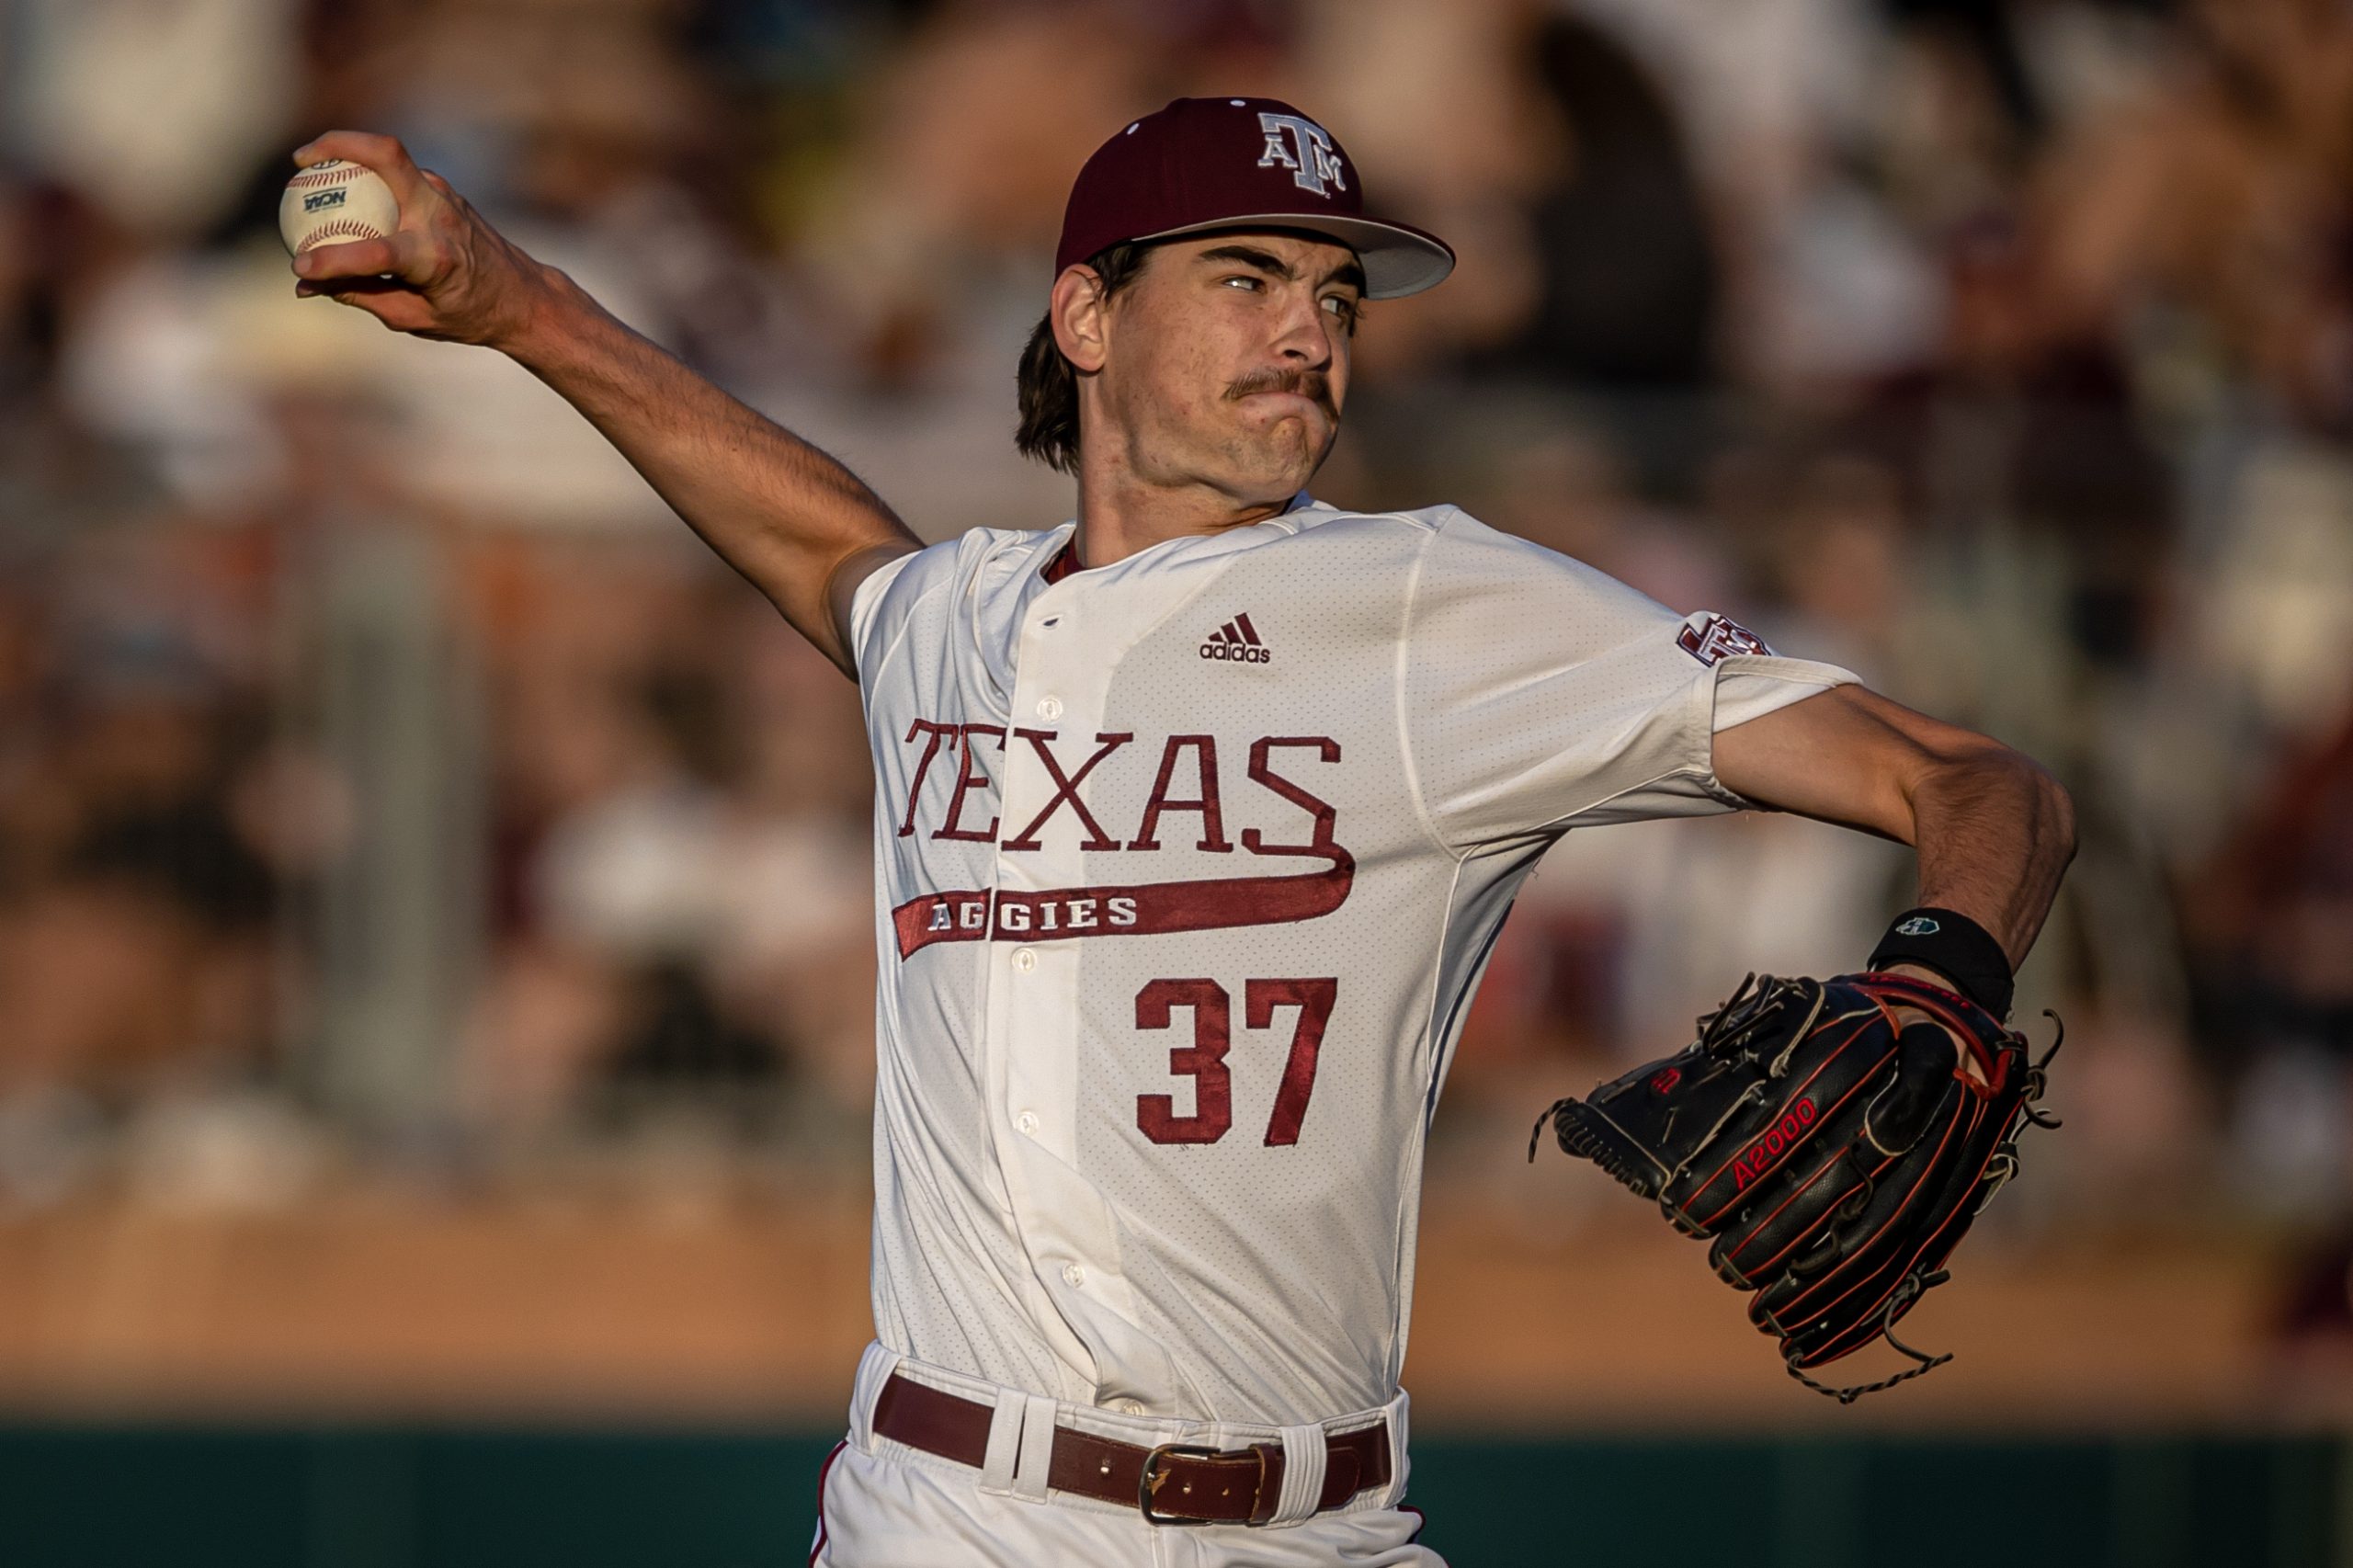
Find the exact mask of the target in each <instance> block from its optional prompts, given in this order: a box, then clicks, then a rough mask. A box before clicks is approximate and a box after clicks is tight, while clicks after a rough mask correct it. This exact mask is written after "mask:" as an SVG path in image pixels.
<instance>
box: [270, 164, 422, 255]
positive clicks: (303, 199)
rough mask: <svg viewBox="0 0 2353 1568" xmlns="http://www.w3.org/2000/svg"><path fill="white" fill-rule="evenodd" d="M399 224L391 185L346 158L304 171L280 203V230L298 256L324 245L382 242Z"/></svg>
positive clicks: (288, 183)
mask: <svg viewBox="0 0 2353 1568" xmlns="http://www.w3.org/2000/svg"><path fill="white" fill-rule="evenodd" d="M400 222H401V206H400V203H399V202H397V201H395V200H394V199H392V187H391V186H388V185H386V184H385V183H384V182H383V180H382V178H381V177H380V176H377V175H375V174H373V173H371V172H369V170H367V169H364V168H361V167H360V166H359V165H358V164H353V163H347V162H345V161H344V160H343V159H341V158H329V159H328V160H327V161H326V162H324V163H323V164H313V165H311V166H310V167H309V168H307V169H304V170H302V171H301V173H300V174H298V175H296V176H294V177H293V178H292V179H290V180H288V181H287V182H286V194H285V195H283V196H281V197H279V198H278V233H279V234H280V235H281V236H282V237H283V238H284V239H285V241H286V248H287V249H288V250H289V251H290V252H292V253H293V254H294V255H296V256H301V254H302V253H303V252H304V251H309V250H315V249H317V248H318V247H319V246H321V245H339V244H348V243H349V242H350V241H353V240H380V239H382V238H383V237H384V236H385V235H387V234H389V233H392V231H393V230H394V229H396V228H398V227H399V226H400Z"/></svg>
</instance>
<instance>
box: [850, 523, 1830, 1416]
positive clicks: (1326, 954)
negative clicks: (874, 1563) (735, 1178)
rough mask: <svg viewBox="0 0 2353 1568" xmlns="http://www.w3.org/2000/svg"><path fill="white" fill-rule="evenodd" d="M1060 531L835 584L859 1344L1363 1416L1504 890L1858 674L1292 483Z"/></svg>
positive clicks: (1042, 1374)
mask: <svg viewBox="0 0 2353 1568" xmlns="http://www.w3.org/2000/svg"><path fill="white" fill-rule="evenodd" d="M1073 529H1074V525H1071V524H1064V525H1063V527H1061V528H1054V529H1050V530H1047V531H1044V532H1008V531H994V530H978V531H974V532H971V533H967V534H965V535H963V536H961V538H958V539H955V540H950V541H948V542H946V543H942V544H938V545H935V546H933V547H932V548H930V549H927V550H925V551H920V552H917V553H915V554H912V555H909V556H906V557H904V558H903V559H901V560H898V561H895V562H891V563H890V564H889V565H887V566H885V567H883V568H882V569H881V570H880V571H878V572H876V573H874V574H872V575H871V576H870V577H869V578H868V579H867V580H866V582H865V583H864V584H863V585H860V587H859V589H858V593H857V596H856V598H855V601H854V607H853V612H852V636H853V642H854V647H855V651H856V655H857V662H858V676H859V682H860V685H861V687H862V688H863V691H864V697H865V704H866V713H867V724H868V730H869V733H870V739H871V741H872V744H873V747H874V756H875V778H876V807H875V837H874V853H875V865H876V876H877V883H878V903H879V906H880V908H879V919H878V923H877V924H878V937H879V939H880V944H881V988H880V997H879V1005H878V1007H877V1019H876V1040H877V1053H878V1083H877V1098H876V1106H875V1155H874V1178H875V1212H874V1257H873V1267H874V1276H873V1278H874V1315H875V1322H876V1331H877V1334H878V1335H879V1336H880V1338H881V1342H882V1343H883V1344H884V1345H885V1346H890V1347H891V1348H892V1349H894V1350H898V1351H901V1352H903V1353H905V1354H908V1355H912V1356H914V1357H915V1358H919V1359H921V1360H923V1361H927V1362H930V1363H933V1364H935V1365H938V1366H943V1367H949V1368H953V1369H958V1370H960V1371H963V1372H966V1373H969V1374H971V1375H973V1376H977V1377H980V1378H983V1379H985V1380H988V1381H992V1382H995V1383H998V1384H1002V1385H1006V1386H1008V1387H1013V1388H1020V1389H1028V1390H1031V1391H1034V1392H1038V1393H1040V1394H1045V1395H1050V1396H1052V1397H1054V1398H1058V1399H1062V1400H1066V1401H1070V1402H1073V1403H1082V1404H1086V1403H1093V1404H1098V1405H1104V1406H1109V1407H1113V1408H1115V1409H1118V1410H1122V1411H1127V1412H1130V1413H1148V1414H1151V1415H1166V1416H1181V1417H1187V1418H1190V1419H1198V1420H1223V1421H1250V1422H1263V1423H1268V1424H1297V1423H1307V1422H1315V1421H1320V1420H1324V1419H1326V1418H1328V1417H1331V1416H1333V1415H1337V1414H1339V1413H1342V1412H1349V1411H1358V1410H1366V1409H1371V1408H1374V1407H1378V1406H1380V1405H1381V1404H1382V1403H1384V1402H1387V1401H1388V1400H1390V1399H1391V1397H1392V1394H1393V1392H1395V1390H1396V1387H1397V1381H1398V1373H1399V1369H1400V1366H1401V1364H1402V1363H1403V1361H1404V1354H1405V1325H1406V1314H1407V1310H1408V1305H1409V1301H1410V1296H1411V1289H1412V1280H1413V1272H1414V1245H1415V1224H1416V1220H1417V1216H1418V1210H1419V1199H1420V1187H1421V1175H1422V1152H1423V1145H1424V1141H1425V1137H1426V1134H1427V1131H1428V1128H1429V1122H1430V1115H1431V1112H1432V1109H1433V1108H1434V1107H1435V1106H1436V1103H1437V1100H1438V1089H1439V1086H1440V1085H1441V1084H1442V1083H1443V1081H1444V1079H1445V1076H1446V1069H1447V1064H1448V1059H1449V1051H1450V1048H1451V1046H1452V1043H1453V1041H1454V1039H1455V1037H1456V1035H1457V1032H1458V1030H1459V1028H1460V1026H1461V1021H1462V1017H1463V1015H1464V1013H1465V1011H1466V1009H1467V1008H1468V1006H1469V1003H1470V1000H1471V994H1472V989H1473V987H1474V986H1475V985H1476V984H1477V983H1478V980H1479V975H1480V972H1481V970H1482V968H1483V965H1484V963H1485V960H1486V958H1487V955H1488V953H1489V951H1490V949H1491V948H1492V946H1493V944H1494V942H1495V935H1496V933H1497V931H1498V930H1499V929H1500V928H1501V926H1502V924H1503V919H1504V915H1505V914H1506V911H1507V910H1508V908H1509V907H1510V904H1511V901H1512V897H1513V895H1514V892H1516V890H1517V889H1518V886H1519V884H1520V882H1521V881H1522V880H1523V878H1524V877H1525V876H1526V875H1527V873H1528V871H1529V868H1530V867H1531V866H1532V865H1533V864H1534V863H1535V861H1536V859H1537V858H1539V857H1540V855H1541V854H1542V853H1543V852H1544V850H1545V848H1546V847H1547V846H1550V845H1551V844H1552V843H1553V842H1554V840H1556V839H1557V838H1558V837H1559V836H1560V835H1561V834H1562V833H1563V831H1565V830H1567V829H1569V828H1572V827H1576V826H1582V825H1586V824H1599V823H1615V822H1628V821H1632V820H1635V819H1639V818H1644V817H1658V816H1686V815H1693V814H1698V813H1702V812H1722V811H1729V810H1733V809H1737V808H1739V807H1741V806H1742V805H1744V804H1745V802H1744V801H1741V800H1740V799H1739V798H1737V797H1736V796H1734V795H1733V794H1732V793H1731V792H1730V791H1728V790H1725V789H1724V788H1723V787H1722V785H1720V784H1719V783H1717V781H1716V779H1715V777H1714V774H1713V772H1712V771H1711V734H1712V733H1713V732H1714V731H1715V730H1718V729H1723V728H1727V727H1729V726H1731V725H1733V724H1735V723H1739V722H1743V721H1745V720H1747V719H1751V718H1755V717H1756V716H1758V715H1760V714H1763V713H1766V712H1769V711H1771V710H1773V709H1775V708H1778V707H1779V706H1781V705H1783V704H1785V703H1789V702H1792V701H1795V700H1798V699H1802V698H1804V697H1807V696H1810V695H1812V694H1813V693H1815V692H1819V691H1822V690H1824V689H1825V688H1827V687H1832V686H1836V685H1838V684H1840V683H1842V682H1846V681H1849V680H1852V679H1853V678H1854V677H1853V676H1850V675H1849V674H1847V672H1846V671H1844V670H1841V669H1837V668H1835V667H1832V666H1830V665H1819V664H1813V663H1808V662H1805V661H1802V660H1796V659H1786V658H1780V657H1777V656H1774V655H1773V654H1772V653H1771V652H1770V651H1769V650H1768V649H1767V648H1766V647H1765V645H1764V644H1763V643H1762V642H1758V641H1757V640H1756V638H1755V637H1753V636H1751V635H1750V634H1749V633H1747V632H1746V631H1743V630H1742V629H1741V628H1739V627H1738V626H1737V625H1735V624H1733V622H1730V621H1728V620H1726V619H1723V618H1722V617H1719V616H1711V615H1693V616H1690V617H1681V616H1677V615H1676V614H1674V613H1673V612H1671V611H1669V610H1666V609H1665V608H1661V607H1660V606H1658V605H1657V604H1655V603H1654V602H1653V601H1651V600H1650V599H1647V598H1645V597H1643V596H1642V595H1640V594H1638V593H1636V592H1634V591H1633V590H1632V589H1631V588H1628V587H1626V586H1625V585H1622V584H1620V583H1618V582H1616V581H1614V580H1612V579H1611V578H1609V577H1607V576H1605V575H1603V574H1601V573H1598V572H1597V571H1594V570H1593V569H1591V568H1589V567H1587V566H1585V565H1583V564H1581V563H1579V562H1575V561H1573V560H1570V559H1568V558H1566V557H1563V556H1561V555H1559V554H1556V553H1554V552H1552V551H1547V550H1543V549H1541V548H1540V547H1538V546H1535V545H1532V544H1529V543H1528V542H1526V541H1525V540H1518V539H1515V538H1512V537H1510V536H1507V535H1505V534H1501V533H1498V532H1496V531H1495V530H1494V529H1491V528H1486V527H1485V526H1483V525H1482V524H1481V523H1479V522H1477V521H1476V520H1474V519H1473V518H1472V517H1467V516H1465V515H1464V514H1463V513H1461V511H1459V510H1456V509H1455V508H1453V507H1449V506H1438V507H1432V508H1430V509H1428V510H1426V511H1419V512H1400V513H1384V514H1365V515H1359V514H1354V513H1347V512H1341V511H1336V510H1335V509H1333V508H1331V507H1329V506H1323V505H1320V504H1317V503H1314V502H1312V501H1309V500H1307V499H1306V498H1305V497H1304V496H1302V497H1301V498H1300V500H1299V501H1298V502H1296V503H1295V504H1294V506H1292V508H1291V509H1290V511H1288V512H1286V513H1285V514H1284V515H1282V516H1280V517H1273V518H1269V519H1268V520H1267V521H1265V522H1262V523H1258V524H1256V525H1255V526H1252V527H1247V528H1233V529H1231V530H1229V531H1227V532H1224V533H1221V534H1218V535H1216V536H1214V537H1211V538H1184V539H1176V540H1167V541H1165V542H1163V543H1161V544H1158V545H1155V546H1154V547H1152V548H1151V549H1148V550H1145V551H1141V552H1139V553H1137V554H1135V555H1133V556H1131V557H1130V558H1128V559H1127V560H1125V561H1121V562H1116V563H1114V564H1111V565H1108V566H1103V567H1100V568H1097V569H1095V570H1089V571H1082V572H1077V573H1075V574H1071V575H1068V576H1066V577H1064V578H1063V580H1061V581H1053V582H1050V581H1049V580H1048V576H1047V572H1048V569H1049V568H1050V567H1051V565H1052V564H1053V563H1054V562H1055V561H1056V558H1057V557H1058V555H1059V554H1060V552H1061V551H1063V547H1064V546H1065V544H1066V543H1068V541H1069V540H1070V538H1071V536H1072V533H1073Z"/></svg>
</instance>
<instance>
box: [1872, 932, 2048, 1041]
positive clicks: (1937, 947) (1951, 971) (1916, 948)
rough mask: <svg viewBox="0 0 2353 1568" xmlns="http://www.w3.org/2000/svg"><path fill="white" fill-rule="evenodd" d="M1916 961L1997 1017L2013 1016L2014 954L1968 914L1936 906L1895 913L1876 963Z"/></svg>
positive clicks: (1874, 957)
mask: <svg viewBox="0 0 2353 1568" xmlns="http://www.w3.org/2000/svg"><path fill="white" fill-rule="evenodd" d="M1898 963H1916V964H1920V965H1922V966H1924V967H1926V968H1928V969H1933V970H1935V971H1937V972H1938V974H1941V975H1943V976H1944V977H1945V978H1946V979H1947V980H1949V981H1951V982H1952V984H1953V989H1954V990H1956V991H1958V992H1960V993H1961V994H1962V995H1963V996H1966V997H1968V998H1969V999H1970V1000H1971V1001H1972V1002H1974V1003H1976V1004H1977V1005H1978V1006H1981V1007H1983V1008H1984V1009H1985V1010H1986V1011H1987V1012H1989V1013H1991V1014H1993V1015H1994V1017H1995V1021H1996V1022H2003V1021H2006V1020H2007V1019H2008V1017H2009V1016H2010V994H2011V992H2012V990H2013V989H2014V988H2015V985H2016V982H2015V980H2014V979H2013V977H2012V976H2011V974H2010V956H2009V955H2008V954H2007V953H2006V952H2004V951H2002V944H2001V943H1999V942H1997V941H1995V940H1994V934H1993V933H1992V932H1990V931H1988V930H1986V929H1985V927H1984V926H1980V925H1979V924H1977V922H1976V921H1974V920H1972V919H1971V918H1970V917H1969V916H1968V915H1961V914H1959V913H1957V912H1955V911H1953V910H1949V909H1937V908H1934V907H1929V908H1924V909H1907V910H1905V911H1904V913H1903V914H1902V915H1898V916H1896V919H1895V924H1894V925H1893V926H1889V927H1888V928H1887V935H1886V936H1884V937H1881V938H1880V939H1879V946H1878V947H1876V948H1874V949H1871V965H1870V966H1871V968H1873V969H1885V968H1887V967H1888V966H1889V965H1890V964H1898Z"/></svg>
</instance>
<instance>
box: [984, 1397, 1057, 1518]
mask: <svg viewBox="0 0 2353 1568" xmlns="http://www.w3.org/2000/svg"><path fill="white" fill-rule="evenodd" d="M1017 1397H1018V1398H1019V1399H1020V1401H1021V1457H1020V1459H1019V1460H1017V1462H1016V1463H1015V1465H1014V1467H1013V1494H1014V1495H1015V1496H1016V1497H1026V1498H1028V1499H1029V1501H1030V1502H1032V1503H1042V1502H1044V1501H1045V1500H1046V1473H1047V1471H1049V1470H1051V1468H1052V1466H1053V1458H1054V1411H1055V1409H1056V1405H1055V1403H1054V1401H1053V1399H1052V1397H1051V1395H1047V1394H1039V1393H1033V1394H1023V1395H1019V1396H1017ZM992 1437H994V1434H992Z"/></svg>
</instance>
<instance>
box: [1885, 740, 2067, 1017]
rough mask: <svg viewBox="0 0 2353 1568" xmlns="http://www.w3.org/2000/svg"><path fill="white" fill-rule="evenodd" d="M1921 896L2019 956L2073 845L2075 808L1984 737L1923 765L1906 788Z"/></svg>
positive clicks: (2027, 765)
mask: <svg viewBox="0 0 2353 1568" xmlns="http://www.w3.org/2000/svg"><path fill="white" fill-rule="evenodd" d="M1910 800H1911V806H1912V819H1913V834H1912V844H1913V846H1914V848H1915V852H1916V853H1917V854H1918V856H1919V859H1920V896H1919V898H1918V900H1917V902H1918V903H1922V904H1927V905H1934V906H1936V907H1938V908H1943V909H1950V910H1954V911H1957V912H1958V913H1960V914H1962V915H1967V916H1969V917H1970V918H1971V919H1972V920H1974V921H1976V922H1977V924H1979V925H1980V926H1984V927H1985V929H1986V930H1987V931H1988V932H1990V933H1992V935H1993V937H1994V939H1995V941H1997V942H1999V943H2000V944H2001V945H2002V950H2003V952H2004V953H2005V954H2006V955H2007V956H2008V958H2009V960H2010V966H2011V968H2012V969H2014V970H2015V969H2016V968H2017V967H2018V964H2019V963H2020V962H2022V961H2023V960H2025V958H2026V955H2027V952H2028V950H2029V949H2031V948H2032V947H2033V946H2034V939H2035V937H2036V936H2037V935H2038V934H2039V933H2040V931H2041V929H2042V922H2043V920H2044V917H2045V916H2047V915H2049V914H2050V913H2051V903H2052V899H2054V898H2056V897H2057V896H2058V893H2059V880H2060V878H2061V877H2062V876H2063V875H2064V874H2065V872H2066V869H2067V863H2068V862H2069V861H2070V860H2072V859H2073V858H2075V809H2074V806H2073V804H2072V803H2071V802H2070V801H2069V800H2068V797H2067V792H2066V791H2065V790H2063V789H2061V788H2060V787H2059V785H2058V783H2057V781H2056V780H2054V779H2052V777H2051V776H2050V775H2049V774H2048V773H2046V772H2044V771H2043V770H2042V769H2041V768H2040V767H2037V766H2036V765H2035V764H2034V763H2033V762H2032V761H2031V760H2030V759H2029V758H2028V757H2026V756H2022V755H2020V754H2019V753H2018V752H2015V751H2010V750H2008V749H2006V748H2004V747H1998V746H1993V745H1991V744H1989V745H1987V747H1986V748H1985V749H1984V750H1982V751H1979V752H1975V753H1972V755H1970V756H1967V757H1966V758H1961V759H1953V760H1948V761H1945V762H1943V763H1941V764H1939V765H1938V766H1937V767H1933V768H1930V769H1928V770H1927V772H1926V773H1925V774H1924V775H1923V776H1922V777H1921V778H1919V779H1918V780H1917V782H1916V783H1915V785H1914V786H1913V789H1912V790H1911V794H1910Z"/></svg>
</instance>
